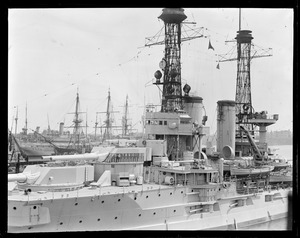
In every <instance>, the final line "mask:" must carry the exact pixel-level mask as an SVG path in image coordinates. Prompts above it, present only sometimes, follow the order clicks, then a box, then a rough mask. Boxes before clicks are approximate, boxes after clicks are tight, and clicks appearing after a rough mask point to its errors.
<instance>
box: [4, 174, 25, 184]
mask: <svg viewBox="0 0 300 238" xmlns="http://www.w3.org/2000/svg"><path fill="white" fill-rule="evenodd" d="M7 180H8V182H25V181H26V180H27V176H26V175H25V174H23V173H19V174H8V179H7Z"/></svg>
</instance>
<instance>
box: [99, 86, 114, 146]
mask: <svg viewBox="0 0 300 238" xmlns="http://www.w3.org/2000/svg"><path fill="white" fill-rule="evenodd" d="M115 112H118V111H113V107H112V102H111V96H110V89H108V96H107V105H106V111H105V112H97V113H105V120H104V125H101V126H100V129H101V134H102V128H104V133H103V137H102V142H103V141H105V140H108V139H112V137H113V134H112V128H114V127H119V126H113V122H114V119H113V113H115ZM97 124H98V123H97ZM95 127H96V126H95ZM95 130H96V129H95Z"/></svg>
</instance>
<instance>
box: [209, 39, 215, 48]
mask: <svg viewBox="0 0 300 238" xmlns="http://www.w3.org/2000/svg"><path fill="white" fill-rule="evenodd" d="M208 49H212V50H215V49H214V47H213V46H212V45H211V42H210V40H209V42H208Z"/></svg>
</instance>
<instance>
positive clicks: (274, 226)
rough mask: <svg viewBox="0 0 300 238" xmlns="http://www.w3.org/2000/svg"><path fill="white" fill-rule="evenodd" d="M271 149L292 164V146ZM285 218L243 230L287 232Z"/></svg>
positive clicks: (276, 146) (278, 146)
mask: <svg viewBox="0 0 300 238" xmlns="http://www.w3.org/2000/svg"><path fill="white" fill-rule="evenodd" d="M269 147H270V148H271V149H275V154H278V155H280V156H282V157H284V158H286V159H287V161H289V163H291V164H293V146H292V145H274V146H269ZM287 220H288V219H287V218H280V219H277V220H274V221H270V222H265V223H261V224H257V225H253V226H249V227H247V228H243V230H287V225H288V223H287Z"/></svg>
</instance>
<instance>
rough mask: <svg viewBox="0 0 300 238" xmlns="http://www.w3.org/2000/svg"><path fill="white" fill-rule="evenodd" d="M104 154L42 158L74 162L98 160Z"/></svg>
mask: <svg viewBox="0 0 300 238" xmlns="http://www.w3.org/2000/svg"><path fill="white" fill-rule="evenodd" d="M105 154H106V155H107V154H108V153H105ZM101 155H102V154H96V153H86V154H78V155H53V156H51V155H50V156H42V157H43V159H50V160H55V161H72V160H98V159H99V157H100V156H101Z"/></svg>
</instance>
